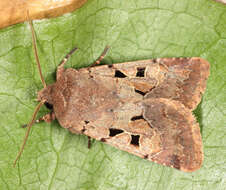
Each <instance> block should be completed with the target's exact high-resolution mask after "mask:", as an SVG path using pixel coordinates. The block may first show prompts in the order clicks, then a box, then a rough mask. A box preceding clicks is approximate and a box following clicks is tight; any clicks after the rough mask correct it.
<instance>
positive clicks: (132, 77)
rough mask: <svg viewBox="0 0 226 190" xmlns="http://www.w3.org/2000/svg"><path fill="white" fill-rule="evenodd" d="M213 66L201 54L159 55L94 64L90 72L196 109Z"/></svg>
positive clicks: (153, 96) (150, 94)
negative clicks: (188, 56) (186, 55)
mask: <svg viewBox="0 0 226 190" xmlns="http://www.w3.org/2000/svg"><path fill="white" fill-rule="evenodd" d="M209 68H210V66H209V63H208V62H207V61H206V60H204V59H202V58H198V57H193V58H159V59H152V60H151V59H150V60H141V61H140V60H139V61H135V62H125V63H119V64H113V65H103V66H98V67H92V68H90V70H89V72H90V73H91V74H92V75H101V76H104V77H114V78H118V79H119V80H123V81H124V82H127V84H128V85H130V86H133V87H134V90H136V92H137V93H140V94H142V95H143V96H145V98H168V99H173V100H177V101H180V102H181V103H183V104H184V105H185V106H186V107H187V108H189V109H191V110H193V109H195V108H196V106H197V105H198V104H199V102H200V101H201V97H202V94H203V93H204V91H205V88H206V80H207V78H208V76H209ZM83 71H85V72H87V69H83Z"/></svg>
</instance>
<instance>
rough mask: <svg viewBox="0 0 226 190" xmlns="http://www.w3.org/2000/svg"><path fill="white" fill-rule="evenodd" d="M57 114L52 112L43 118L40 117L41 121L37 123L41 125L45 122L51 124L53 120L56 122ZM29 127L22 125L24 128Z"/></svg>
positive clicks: (38, 120)
mask: <svg viewBox="0 0 226 190" xmlns="http://www.w3.org/2000/svg"><path fill="white" fill-rule="evenodd" d="M55 118H56V117H55V114H54V112H50V113H48V114H46V115H44V116H42V117H40V118H39V119H37V120H35V123H39V122H40V121H45V122H46V123H51V122H52V121H53V120H55ZM25 127H27V124H25V125H22V128H25Z"/></svg>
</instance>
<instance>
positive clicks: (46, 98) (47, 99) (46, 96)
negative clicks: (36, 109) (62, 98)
mask: <svg viewBox="0 0 226 190" xmlns="http://www.w3.org/2000/svg"><path fill="white" fill-rule="evenodd" d="M51 92H52V85H48V86H46V87H44V88H43V89H42V90H40V91H39V92H38V98H37V99H38V101H39V102H44V103H47V104H51V105H52V104H53V102H52V96H51Z"/></svg>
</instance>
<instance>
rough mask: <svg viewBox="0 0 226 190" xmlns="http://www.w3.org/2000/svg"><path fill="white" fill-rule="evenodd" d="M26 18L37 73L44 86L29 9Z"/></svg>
mask: <svg viewBox="0 0 226 190" xmlns="http://www.w3.org/2000/svg"><path fill="white" fill-rule="evenodd" d="M27 20H28V23H29V25H30V28H31V34H32V44H33V48H34V54H35V59H36V63H37V66H38V71H39V75H40V78H41V81H42V84H43V86H44V88H45V87H46V82H45V79H44V77H43V75H42V70H41V66H40V61H39V58H38V50H37V43H36V41H37V40H36V36H35V31H34V27H33V25H32V21H31V20H30V18H29V11H27Z"/></svg>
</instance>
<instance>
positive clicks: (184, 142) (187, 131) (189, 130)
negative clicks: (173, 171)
mask: <svg viewBox="0 0 226 190" xmlns="http://www.w3.org/2000/svg"><path fill="white" fill-rule="evenodd" d="M143 105H144V113H143V115H144V118H145V120H146V121H148V123H150V125H151V126H152V127H153V128H154V129H156V130H157V131H158V134H160V139H161V143H160V146H161V150H160V151H159V152H158V153H156V154H153V155H152V156H150V155H149V156H148V159H149V160H152V161H154V162H157V163H159V164H163V165H167V166H171V167H174V168H177V169H180V170H182V171H186V172H192V171H194V170H196V169H199V168H200V167H201V164H202V161H203V146H202V139H201V134H200V128H199V124H198V123H197V122H196V120H195V118H194V116H193V115H192V113H191V111H190V110H189V109H188V108H186V107H185V106H184V105H183V104H182V103H180V102H178V101H174V100H169V99H165V98H157V99H155V98H151V99H148V100H146V101H145V102H144V104H143Z"/></svg>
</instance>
